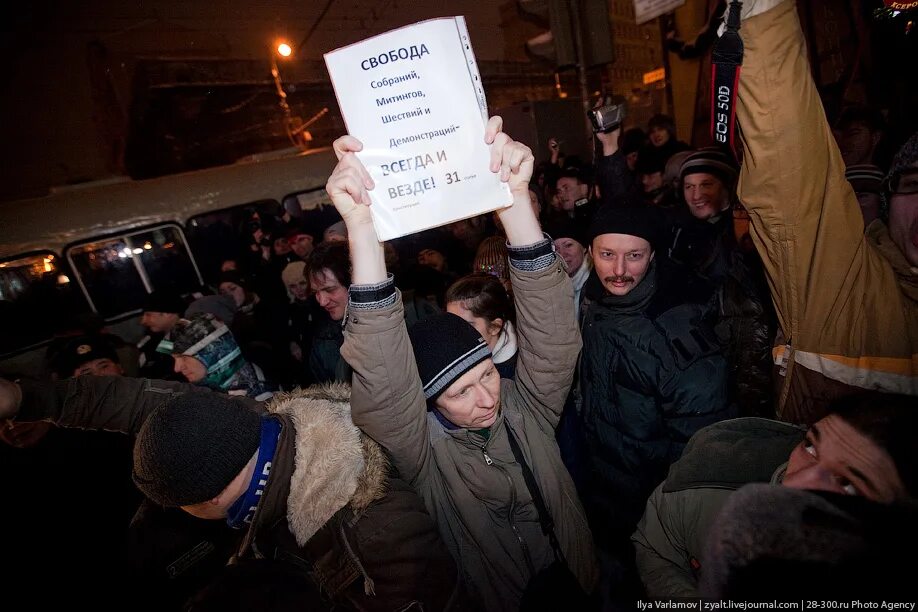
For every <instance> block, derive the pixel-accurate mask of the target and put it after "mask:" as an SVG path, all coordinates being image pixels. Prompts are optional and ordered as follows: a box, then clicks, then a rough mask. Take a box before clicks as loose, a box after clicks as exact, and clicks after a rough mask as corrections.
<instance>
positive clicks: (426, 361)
mask: <svg viewBox="0 0 918 612" xmlns="http://www.w3.org/2000/svg"><path fill="white" fill-rule="evenodd" d="M501 125H502V121H501V119H500V118H499V117H493V118H492V119H491V120H490V121H489V122H488V126H487V129H486V132H485V134H486V136H485V139H486V142H487V143H488V144H490V145H491V165H490V167H491V171H492V172H495V173H496V172H499V173H500V177H501V179H502V180H503V181H505V182H507V183H508V185H509V187H510V190H511V192H512V194H513V205H512V206H510V207H509V208H504V209H501V210H500V212H499V214H500V217H501V221H502V222H503V225H504V228H505V230H506V232H507V238H508V242H509V247H508V250H509V260H510V267H511V271H510V274H511V282H512V284H513V289H514V297H515V302H516V308H517V329H518V332H519V333H518V341H519V345H518V349H517V350H518V354H519V357H518V360H517V365H516V376H515V380H512V381H511V380H501V378H500V376H499V375H498V373H497V371H496V369H495V366H494V362H493V359H492V357H491V352H490V349H489V348H488V345H487V343H486V342H485V340H484V338H482V337H481V334H479V333H478V331H476V330H475V328H474V327H472V326H471V325H470V324H469V323H467V322H466V321H464V320H463V319H462V318H460V317H458V316H456V315H453V314H449V313H444V314H441V315H437V316H433V317H429V318H427V319H424V320H423V321H420V322H418V323H416V324H415V325H414V326H412V328H411V330H410V332H409V331H408V330H407V329H406V326H405V323H404V317H403V315H402V309H403V306H402V302H401V300H400V299H398V290H397V289H396V287H395V284H394V282H393V278H392V276H391V275H388V274H387V272H386V266H385V260H384V254H383V247H382V245H381V244H380V243H379V241H378V240H377V238H376V233H375V231H374V229H373V222H372V219H371V217H370V210H369V206H368V204H369V202H370V197H369V194H368V190H369V189H372V188H373V181H372V179H371V178H370V176H369V173H368V172H367V170H366V168H364V166H363V164H361V163H360V161H359V160H358V159H357V157H356V155H355V152H357V151H360V150H361V148H362V145H361V143H360V142H359V141H357V140H356V139H355V138H353V137H351V136H344V137H342V138H339V139H338V140H337V141H335V145H334V148H335V152H336V153H337V155H338V158H339V160H340V161H339V163H338V166H337V167H336V168H335V171H334V172H333V174H332V175H331V177H330V178H329V180H328V184H327V187H326V188H327V190H328V193H329V195H330V197H331V199H332V201H333V202H334V204H335V207H336V208H337V209H338V211H339V212H340V213H341V216H342V217H343V218H344V220H345V223H346V224H347V226H348V234H349V236H350V242H349V245H350V249H351V262H352V265H353V276H352V279H353V283H354V284H352V285H351V288H350V306H349V315H348V317H347V322H346V324H345V331H344V346H343V347H342V349H341V354H342V355H343V356H344V358H345V359H346V360H347V362H348V363H349V364H350V365H351V367H352V368H353V370H354V376H353V379H352V384H353V389H352V393H351V410H352V416H353V419H354V423H356V424H357V425H358V426H359V427H360V428H361V429H362V430H363V431H364V432H366V433H367V434H368V435H369V436H370V437H372V438H373V439H374V440H376V441H378V442H379V443H380V444H382V446H383V447H385V449H386V450H387V451H388V453H389V455H390V456H391V457H392V460H393V463H394V464H395V467H396V468H397V469H398V471H399V474H400V475H401V476H402V477H403V478H405V479H406V480H407V481H408V482H409V483H410V484H411V486H412V487H413V488H414V489H415V491H417V492H418V494H420V495H421V497H422V498H423V499H424V502H425V504H426V506H427V509H428V511H429V512H430V513H431V515H432V516H433V517H434V519H435V520H436V522H437V525H438V526H439V529H440V534H441V535H442V536H443V539H444V540H445V541H446V543H447V547H448V548H449V550H450V552H452V554H453V557H454V558H455V559H456V562H457V564H458V565H459V567H460V571H461V573H462V575H463V578H464V579H465V580H466V584H467V586H468V587H469V589H470V591H471V593H472V595H473V597H474V599H475V603H476V604H477V606H478V609H482V610H488V611H494V612H497V611H503V610H519V609H534V608H533V607H532V606H533V604H536V605H537V606H538V609H563V608H562V606H564V607H567V608H569V609H574V610H583V609H589V606H590V604H589V602H588V601H586V600H587V595H586V593H589V592H590V591H592V590H593V587H594V585H595V583H596V578H597V567H596V558H595V552H594V549H593V538H592V535H591V533H590V529H589V526H588V525H587V521H586V516H585V514H584V511H583V508H582V506H581V505H580V502H579V500H578V498H577V492H576V490H575V488H574V483H573V482H572V480H571V477H570V475H569V474H568V473H567V470H566V469H565V467H564V464H563V463H562V461H561V457H560V454H559V451H558V446H557V443H556V442H555V426H556V425H557V424H558V420H559V417H560V413H561V409H562V407H563V405H564V399H565V396H566V394H567V391H568V388H569V387H570V384H571V380H572V378H573V373H574V366H575V364H576V361H577V354H578V352H579V350H580V345H581V343H580V334H579V333H578V331H577V327H576V325H575V323H574V316H573V292H572V289H571V282H570V279H569V278H568V275H567V274H566V273H565V271H564V269H563V268H562V265H561V261H560V260H559V258H558V257H557V255H556V254H555V253H554V250H553V249H552V245H551V242H550V240H549V239H548V238H547V237H545V235H544V234H543V233H542V231H541V229H540V227H539V223H538V220H537V219H536V217H535V214H534V212H533V209H532V206H531V204H530V201H529V193H528V188H529V179H530V176H531V174H532V168H533V156H532V152H531V151H530V150H529V148H528V147H526V146H525V145H523V144H521V143H518V142H514V141H513V140H511V139H510V138H509V137H508V136H507V135H506V134H503V133H501V131H500V129H501ZM549 602H550V603H549ZM550 606H553V607H550Z"/></svg>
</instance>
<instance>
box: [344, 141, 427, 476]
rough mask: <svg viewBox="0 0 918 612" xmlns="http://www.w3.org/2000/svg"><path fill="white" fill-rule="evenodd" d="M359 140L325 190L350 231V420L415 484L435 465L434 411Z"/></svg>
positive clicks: (350, 146) (347, 341)
mask: <svg viewBox="0 0 918 612" xmlns="http://www.w3.org/2000/svg"><path fill="white" fill-rule="evenodd" d="M362 148H363V145H362V144H361V143H360V141H358V140H357V139H356V138H354V137H352V136H343V137H341V138H339V139H338V140H336V141H335V144H334V149H335V153H336V154H337V156H338V165H337V166H336V167H335V170H334V172H332V175H331V176H330V177H329V179H328V184H327V185H326V190H327V191H328V195H329V196H331V199H332V202H333V203H334V204H335V208H337V209H338V212H339V213H340V214H341V217H342V218H343V219H344V223H345V225H347V233H348V244H349V247H350V252H351V266H352V269H351V277H352V279H353V284H352V285H351V288H350V303H349V306H348V315H347V317H346V323H345V327H344V344H343V345H342V347H341V355H342V357H344V359H345V361H347V362H348V364H349V365H350V366H351V368H352V369H353V376H352V377H351V416H352V418H353V419H354V424H356V425H357V426H358V427H359V428H360V429H362V430H363V431H364V432H365V433H366V434H367V435H369V436H370V437H371V438H373V439H374V440H376V441H377V442H379V443H380V444H381V445H382V446H383V447H384V448H385V449H386V450H387V451H388V452H389V455H390V456H391V457H392V460H393V462H394V463H395V466H396V467H397V468H398V471H399V473H400V474H401V476H402V477H403V478H405V479H406V480H407V481H408V482H410V483H412V484H415V482H416V480H417V478H418V476H419V475H420V474H421V473H422V472H423V471H424V469H425V466H426V465H427V463H428V461H429V459H430V445H429V441H428V435H427V404H426V402H425V400H424V393H423V389H422V387H421V379H420V377H419V376H418V372H417V366H415V363H414V353H413V352H412V350H411V341H410V340H409V339H408V331H407V329H406V328H405V317H404V311H403V306H402V301H401V300H400V299H398V298H399V296H398V294H397V290H396V289H395V283H394V281H393V279H392V278H391V277H389V276H388V275H387V274H386V263H385V257H384V254H383V247H382V244H380V242H379V241H378V240H377V238H376V232H375V231H374V229H373V219H372V217H371V216H370V209H369V206H370V195H369V193H368V190H370V189H373V187H374V184H373V179H372V178H370V174H369V172H367V170H366V168H365V167H364V166H363V164H362V163H361V162H360V160H359V159H357V156H356V155H355V153H356V152H358V151H360V150H361V149H362Z"/></svg>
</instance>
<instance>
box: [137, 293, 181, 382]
mask: <svg viewBox="0 0 918 612" xmlns="http://www.w3.org/2000/svg"><path fill="white" fill-rule="evenodd" d="M187 305H188V304H187V303H186V302H185V300H184V299H182V296H181V295H179V293H178V292H177V291H173V290H169V289H157V290H155V291H153V292H152V293H150V294H149V295H148V296H147V299H146V301H145V302H144V305H143V313H142V314H141V316H140V324H141V325H142V326H143V327H144V329H145V330H146V332H147V334H146V335H145V336H144V337H143V338H142V339H141V340H140V342H138V343H137V348H138V349H139V350H140V358H139V360H138V365H139V367H140V371H139V374H140V375H141V376H145V377H147V378H161V379H167V378H170V377H171V374H172V365H173V364H172V338H171V334H172V328H173V327H175V324H176V323H178V321H179V319H181V318H182V315H183V314H184V312H185V308H186V307H187Z"/></svg>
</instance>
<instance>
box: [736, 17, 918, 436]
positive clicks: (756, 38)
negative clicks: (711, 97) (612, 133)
mask: <svg viewBox="0 0 918 612" xmlns="http://www.w3.org/2000/svg"><path fill="white" fill-rule="evenodd" d="M747 8H748V11H747ZM743 10H744V19H743V21H742V31H741V32H742V38H743V43H744V45H745V55H744V57H743V73H742V76H741V77H740V79H739V89H738V99H737V106H736V118H737V121H738V122H739V125H740V126H741V128H742V130H741V136H742V139H743V143H742V144H743V150H744V161H743V164H742V168H741V170H740V178H739V183H738V196H739V199H740V201H742V203H743V206H744V207H745V208H746V210H748V211H749V215H750V219H751V231H750V236H751V238H752V242H753V243H754V245H755V247H756V249H757V250H758V251H759V253H760V254H761V258H762V261H763V263H764V265H765V272H766V276H767V278H768V285H769V287H770V289H771V295H772V301H773V303H774V304H775V307H776V311H777V316H778V323H779V326H780V329H781V337H780V338H779V339H778V340H777V342H776V343H775V347H774V350H773V361H774V365H775V371H776V373H777V375H778V377H779V378H778V380H779V384H778V385H776V386H777V387H778V415H779V416H780V418H781V419H783V420H788V421H791V422H802V423H812V422H814V421H816V420H818V419H819V418H820V417H821V416H822V415H823V414H824V413H825V409H826V406H827V404H828V403H829V402H830V401H831V400H832V399H834V398H836V397H840V396H842V395H846V394H850V393H854V392H856V391H857V390H858V389H865V388H866V389H878V390H882V391H887V392H890V393H906V394H909V395H918V273H916V270H918V206H916V201H918V195H916V192H918V187H916V181H915V174H914V171H915V169H918V165H916V162H918V136H913V137H912V138H911V140H910V141H909V142H908V143H907V144H906V145H905V146H904V147H903V149H902V150H901V151H900V152H899V154H898V155H897V156H896V158H895V159H896V160H895V161H894V163H893V167H892V168H891V169H890V175H889V181H888V183H887V185H888V187H887V190H886V195H887V201H888V202H889V218H888V222H886V223H884V222H883V221H882V220H876V221H874V222H873V223H871V224H870V226H869V227H867V229H866V232H865V231H864V224H863V215H862V214H861V210H860V207H859V206H858V202H857V198H856V197H855V194H854V191H853V190H852V189H851V185H850V184H849V183H848V181H846V180H845V163H844V160H843V158H842V155H841V154H840V152H839V149H838V146H837V145H836V142H835V139H834V138H833V137H832V132H831V129H830V127H829V125H828V123H827V122H826V117H825V114H824V113H823V107H822V102H821V100H820V97H819V92H818V91H817V87H816V85H815V83H814V82H813V77H812V74H811V71H810V61H809V56H808V54H807V49H806V44H805V37H804V35H803V31H802V29H801V27H800V21H799V17H798V15H797V12H796V9H795V5H794V3H793V2H788V1H786V0H783V1H781V0H767V1H765V0H760V1H759V2H756V3H754V4H750V3H744V5H743ZM747 12H748V14H749V16H748V17H746V13H747Z"/></svg>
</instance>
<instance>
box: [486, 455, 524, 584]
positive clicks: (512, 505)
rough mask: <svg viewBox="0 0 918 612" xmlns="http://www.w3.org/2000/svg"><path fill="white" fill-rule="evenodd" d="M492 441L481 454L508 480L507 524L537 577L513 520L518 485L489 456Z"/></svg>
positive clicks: (487, 462) (488, 463)
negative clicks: (508, 503)
mask: <svg viewBox="0 0 918 612" xmlns="http://www.w3.org/2000/svg"><path fill="white" fill-rule="evenodd" d="M491 439H492V438H489V439H488V441H487V442H486V443H485V445H484V446H481V447H480V448H481V454H482V455H484V460H485V464H487V465H489V466H494V467H495V468H497V469H498V470H500V473H501V474H503V475H504V478H506V479H507V484H508V485H510V507H509V508H508V509H507V522H508V523H510V529H512V530H513V534H514V535H515V536H516V539H517V540H519V543H520V548H521V549H523V557H524V558H525V559H526V566H527V567H528V568H529V573H530V574H531V575H533V576H534V575H535V567H534V566H533V564H532V558H531V557H530V555H529V547H528V546H526V542H525V541H524V540H523V536H522V535H521V534H520V531H519V529H517V527H516V523H515V522H514V520H513V511H514V510H515V509H516V485H514V484H513V479H512V478H510V474H509V473H507V470H505V469H504V468H503V467H502V466H500V465H498V464H497V463H496V462H495V461H494V460H493V459H491V456H490V455H488V445H489V444H490V443H491Z"/></svg>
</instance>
